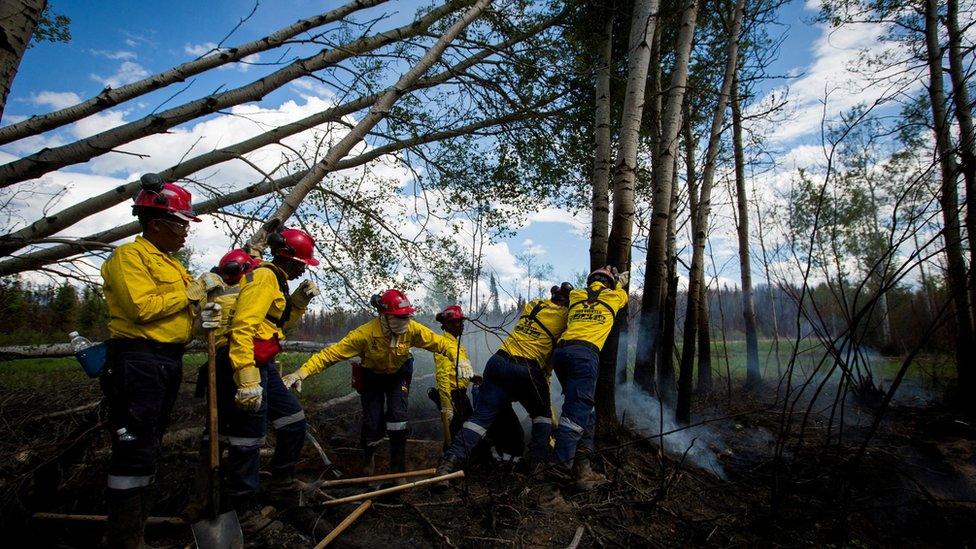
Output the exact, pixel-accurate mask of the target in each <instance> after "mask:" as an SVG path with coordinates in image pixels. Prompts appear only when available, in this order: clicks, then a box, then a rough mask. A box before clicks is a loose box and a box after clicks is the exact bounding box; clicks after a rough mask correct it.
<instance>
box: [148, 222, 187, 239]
mask: <svg viewBox="0 0 976 549" xmlns="http://www.w3.org/2000/svg"><path fill="white" fill-rule="evenodd" d="M156 221H159V222H161V223H162V224H163V225H165V226H166V227H168V228H169V230H170V231H173V233H174V234H176V235H178V236H186V235H188V234H190V224H189V223H180V222H179V221H173V220H171V219H157V220H156Z"/></svg>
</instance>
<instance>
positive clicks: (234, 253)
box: [211, 248, 261, 286]
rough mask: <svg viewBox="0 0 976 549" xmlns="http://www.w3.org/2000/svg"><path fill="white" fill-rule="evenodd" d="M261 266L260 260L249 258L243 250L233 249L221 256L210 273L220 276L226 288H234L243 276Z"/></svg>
mask: <svg viewBox="0 0 976 549" xmlns="http://www.w3.org/2000/svg"><path fill="white" fill-rule="evenodd" d="M260 265H261V260H260V259H258V258H255V257H251V256H250V254H248V253H247V251H246V250H244V249H243V248H236V249H233V250H231V251H229V252H227V253H225V254H224V255H223V257H221V258H220V261H219V262H218V263H217V266H216V267H214V268H213V269H211V270H212V272H214V273H217V274H218V275H220V278H221V279H222V280H223V281H224V284H225V285H227V286H236V285H238V284H239V283H240V282H241V279H242V278H244V275H246V274H247V273H249V272H251V271H253V270H254V269H256V268H258V266H260Z"/></svg>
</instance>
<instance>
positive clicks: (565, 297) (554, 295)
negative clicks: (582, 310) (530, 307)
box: [549, 282, 573, 304]
mask: <svg viewBox="0 0 976 549" xmlns="http://www.w3.org/2000/svg"><path fill="white" fill-rule="evenodd" d="M572 291H573V285H572V284H570V283H569V282H563V283H562V284H560V285H559V286H553V287H552V288H549V294H550V295H551V299H552V301H553V303H557V304H560V303H561V304H565V303H569V292H572Z"/></svg>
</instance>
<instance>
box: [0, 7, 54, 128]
mask: <svg viewBox="0 0 976 549" xmlns="http://www.w3.org/2000/svg"><path fill="white" fill-rule="evenodd" d="M45 6H47V0H4V1H3V2H0V115H2V114H3V111H4V109H5V108H6V107H7V96H8V95H9V94H10V86H11V85H13V83H14V77H15V76H17V69H18V68H20V60H21V59H22V58H23V57H24V52H25V51H27V45H28V44H30V40H31V36H33V34H34V28H35V27H36V26H37V22H38V20H40V18H41V12H42V11H44V8H45Z"/></svg>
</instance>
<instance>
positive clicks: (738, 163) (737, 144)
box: [731, 78, 762, 387]
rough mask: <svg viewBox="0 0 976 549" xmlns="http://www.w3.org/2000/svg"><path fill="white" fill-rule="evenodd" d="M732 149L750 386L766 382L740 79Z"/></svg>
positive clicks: (734, 86)
mask: <svg viewBox="0 0 976 549" xmlns="http://www.w3.org/2000/svg"><path fill="white" fill-rule="evenodd" d="M731 92H732V149H733V157H734V159H735V198H736V205H737V209H738V212H739V214H738V219H739V226H738V227H736V232H737V233H738V236H739V278H740V280H741V281H742V320H743V322H744V323H745V328H746V385H747V386H750V387H751V386H755V385H756V384H758V383H759V382H761V381H762V372H761V371H760V370H759V336H758V335H757V333H756V304H755V300H754V299H753V295H752V259H751V254H750V251H749V204H748V198H749V197H748V196H747V194H746V166H745V154H744V152H743V148H742V110H741V109H740V105H739V80H738V78H734V79H733V82H732V90H731Z"/></svg>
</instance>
